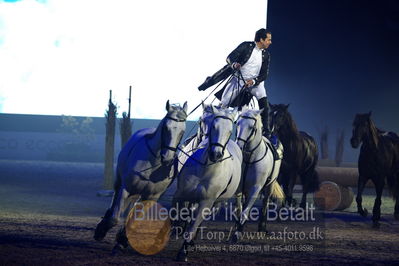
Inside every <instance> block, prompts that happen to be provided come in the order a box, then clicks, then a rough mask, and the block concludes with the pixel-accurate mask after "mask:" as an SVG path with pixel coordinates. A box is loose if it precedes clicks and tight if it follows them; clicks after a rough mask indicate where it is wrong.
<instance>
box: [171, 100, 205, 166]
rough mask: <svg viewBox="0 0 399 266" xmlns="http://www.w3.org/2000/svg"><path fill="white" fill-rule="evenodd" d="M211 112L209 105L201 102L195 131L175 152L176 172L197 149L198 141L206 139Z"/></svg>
mask: <svg viewBox="0 0 399 266" xmlns="http://www.w3.org/2000/svg"><path fill="white" fill-rule="evenodd" d="M212 119H213V112H212V107H211V105H207V104H202V115H201V117H200V118H199V120H198V124H199V125H198V129H197V133H196V134H195V135H194V136H191V137H189V138H188V139H187V140H186V141H185V143H184V145H182V148H181V149H179V151H178V152H177V159H178V162H177V163H178V164H179V165H178V167H177V169H178V172H180V170H181V168H182V167H183V165H184V163H185V162H186V161H187V159H188V158H189V157H190V156H191V155H192V154H193V153H194V152H195V151H196V150H197V149H198V147H199V146H200V143H201V142H202V141H203V140H205V139H206V137H207V134H208V133H207V132H208V125H210V123H211V122H212Z"/></svg>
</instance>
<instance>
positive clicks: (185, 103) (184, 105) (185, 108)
mask: <svg viewBox="0 0 399 266" xmlns="http://www.w3.org/2000/svg"><path fill="white" fill-rule="evenodd" d="M183 111H184V112H185V113H186V114H187V101H185V102H184V104H183Z"/></svg>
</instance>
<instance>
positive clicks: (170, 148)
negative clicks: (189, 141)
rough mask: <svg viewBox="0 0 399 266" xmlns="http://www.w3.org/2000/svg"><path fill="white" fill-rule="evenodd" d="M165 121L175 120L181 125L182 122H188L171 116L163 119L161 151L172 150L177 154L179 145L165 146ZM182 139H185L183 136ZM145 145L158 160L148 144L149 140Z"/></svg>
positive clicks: (146, 140)
mask: <svg viewBox="0 0 399 266" xmlns="http://www.w3.org/2000/svg"><path fill="white" fill-rule="evenodd" d="M165 119H170V120H173V121H176V122H179V123H180V122H181V123H183V122H186V119H177V118H174V117H171V116H165V118H164V119H163V122H162V129H161V149H168V150H171V151H174V152H176V151H177V146H178V145H179V144H177V146H176V147H171V146H168V145H165V144H164V143H163V128H164V126H165ZM182 137H183V136H182ZM179 143H180V141H179ZM145 145H146V146H147V149H148V150H149V151H150V153H151V155H152V156H153V157H155V158H157V157H158V156H157V155H156V154H155V152H154V151H153V150H151V147H150V145H149V144H148V138H146V139H145Z"/></svg>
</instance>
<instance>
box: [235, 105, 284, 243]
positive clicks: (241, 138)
mask: <svg viewBox="0 0 399 266" xmlns="http://www.w3.org/2000/svg"><path fill="white" fill-rule="evenodd" d="M261 112H262V111H261V110H254V109H244V110H243V111H242V113H241V115H240V116H239V117H238V120H237V138H236V142H237V144H238V146H239V147H240V149H241V150H242V153H243V164H242V177H241V183H240V186H239V188H238V190H237V207H238V214H240V215H239V216H238V217H240V221H239V222H237V228H236V230H237V232H241V231H242V230H243V227H244V223H245V222H246V221H247V220H248V216H249V212H250V211H251V208H252V207H253V205H254V203H255V201H256V199H257V198H258V196H259V193H261V191H262V190H263V193H264V198H263V208H262V213H261V216H260V218H261V219H260V221H259V226H258V230H259V231H266V215H267V205H268V200H269V198H270V197H271V196H272V197H275V198H278V199H280V200H283V199H284V192H283V191H282V188H281V187H280V185H279V183H278V182H277V177H278V174H279V172H280V165H281V158H282V154H283V150H284V149H283V146H282V144H281V143H279V146H278V148H277V153H278V154H279V157H280V158H279V159H278V160H274V157H273V153H272V151H271V146H270V145H271V144H270V141H269V140H268V139H267V138H266V137H264V136H262V120H261V116H260V114H261ZM242 199H244V200H243V203H244V204H243V206H242ZM237 232H236V234H235V238H234V239H233V240H235V241H236V240H237Z"/></svg>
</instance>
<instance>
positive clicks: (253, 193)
mask: <svg viewBox="0 0 399 266" xmlns="http://www.w3.org/2000/svg"><path fill="white" fill-rule="evenodd" d="M261 189H262V188H261V187H259V186H256V185H255V186H253V187H252V188H251V190H250V191H249V193H248V197H247V198H248V199H246V201H245V208H244V210H243V211H242V213H241V215H240V224H241V225H242V227H244V224H245V222H246V221H247V220H248V217H249V212H250V211H251V208H252V206H253V205H254V203H255V201H256V199H257V198H258V196H259V192H260V190H261ZM241 229H242V228H241Z"/></svg>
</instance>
